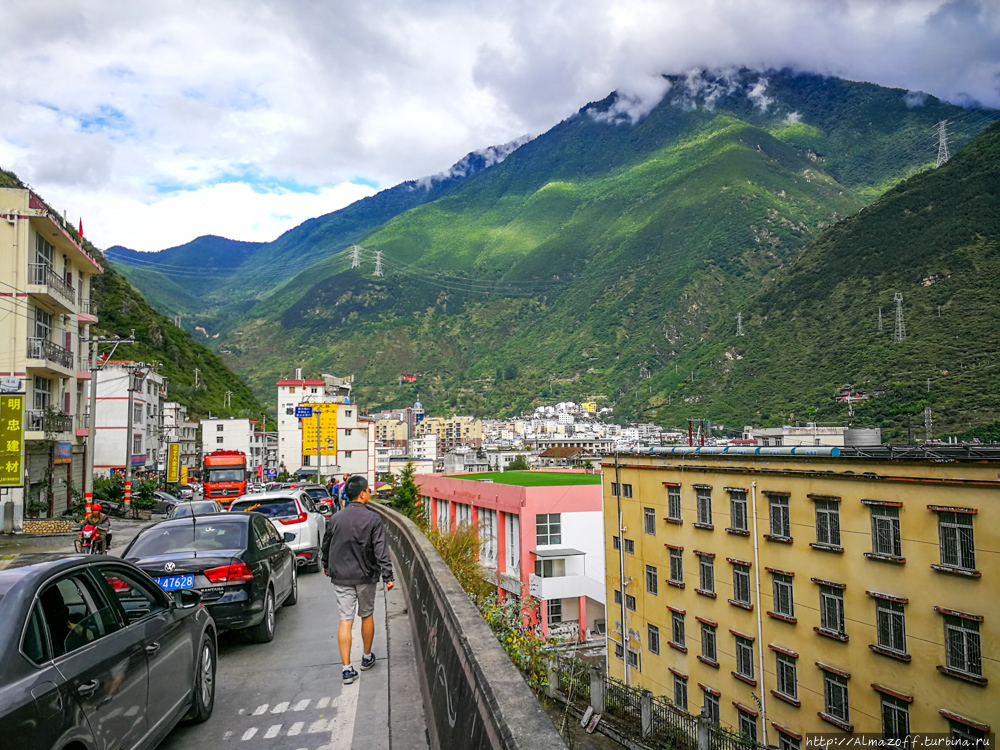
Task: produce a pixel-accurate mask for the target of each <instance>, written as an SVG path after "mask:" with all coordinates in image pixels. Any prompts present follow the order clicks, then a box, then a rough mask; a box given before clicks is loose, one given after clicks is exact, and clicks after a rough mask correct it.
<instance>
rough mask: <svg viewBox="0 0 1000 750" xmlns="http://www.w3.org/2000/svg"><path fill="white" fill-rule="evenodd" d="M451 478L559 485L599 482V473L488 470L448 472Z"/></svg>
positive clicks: (525, 484)
mask: <svg viewBox="0 0 1000 750" xmlns="http://www.w3.org/2000/svg"><path fill="white" fill-rule="evenodd" d="M448 476H449V477H450V478H451V479H468V480H470V481H473V482H475V481H478V480H480V479H490V480H492V481H493V482H495V483H496V484H513V485H516V486H518V487H561V486H566V485H574V484H600V483H601V475H600V474H583V473H578V472H566V471H490V472H486V473H483V474H449V475H448Z"/></svg>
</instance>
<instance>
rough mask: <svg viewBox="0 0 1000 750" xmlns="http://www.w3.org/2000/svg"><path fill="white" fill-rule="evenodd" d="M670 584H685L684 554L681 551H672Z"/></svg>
mask: <svg viewBox="0 0 1000 750" xmlns="http://www.w3.org/2000/svg"><path fill="white" fill-rule="evenodd" d="M670 582H671V583H684V552H683V551H682V550H679V549H671V550H670Z"/></svg>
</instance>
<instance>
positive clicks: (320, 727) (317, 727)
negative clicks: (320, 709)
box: [289, 719, 333, 734]
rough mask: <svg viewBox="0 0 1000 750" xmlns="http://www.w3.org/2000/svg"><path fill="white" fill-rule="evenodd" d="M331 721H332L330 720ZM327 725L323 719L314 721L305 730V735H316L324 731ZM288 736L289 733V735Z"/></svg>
mask: <svg viewBox="0 0 1000 750" xmlns="http://www.w3.org/2000/svg"><path fill="white" fill-rule="evenodd" d="M330 721H333V719H330ZM326 726H327V723H326V721H324V720H323V719H316V721H314V722H313V723H312V724H310V725H309V729H307V730H306V734H316V733H317V732H324V731H326ZM289 734H290V733H289Z"/></svg>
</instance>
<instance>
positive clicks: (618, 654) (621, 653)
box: [615, 643, 625, 659]
mask: <svg viewBox="0 0 1000 750" xmlns="http://www.w3.org/2000/svg"><path fill="white" fill-rule="evenodd" d="M615 658H616V659H624V658H625V649H624V648H622V644H620V643H616V644H615Z"/></svg>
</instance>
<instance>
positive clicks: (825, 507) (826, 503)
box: [814, 500, 840, 547]
mask: <svg viewBox="0 0 1000 750" xmlns="http://www.w3.org/2000/svg"><path fill="white" fill-rule="evenodd" d="M814 503H815V505H816V544H819V545H821V546H824V547H839V546H840V503H839V502H837V501H836V500H815V501H814Z"/></svg>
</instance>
